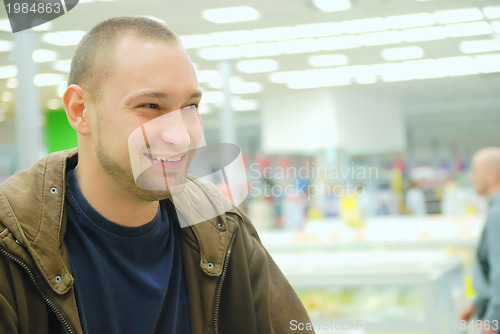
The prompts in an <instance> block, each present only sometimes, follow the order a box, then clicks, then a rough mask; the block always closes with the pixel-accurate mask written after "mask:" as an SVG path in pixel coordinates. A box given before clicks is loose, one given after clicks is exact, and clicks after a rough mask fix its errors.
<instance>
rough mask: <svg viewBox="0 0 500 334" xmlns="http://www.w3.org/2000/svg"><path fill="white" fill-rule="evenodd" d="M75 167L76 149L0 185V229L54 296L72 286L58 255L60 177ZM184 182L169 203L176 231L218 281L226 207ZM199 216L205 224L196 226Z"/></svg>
mask: <svg viewBox="0 0 500 334" xmlns="http://www.w3.org/2000/svg"><path fill="white" fill-rule="evenodd" d="M77 161H78V151H77V149H71V150H66V151H61V152H56V153H52V154H50V155H48V156H46V157H44V158H43V159H41V160H39V161H38V162H36V163H35V165H33V167H32V168H30V169H28V170H25V171H22V172H20V173H18V174H16V175H14V176H12V177H10V178H9V179H7V180H6V181H5V182H4V183H2V184H1V185H0V222H1V224H3V225H4V226H5V227H7V229H8V230H9V231H10V232H11V233H12V235H13V236H14V238H15V239H16V240H17V241H18V242H19V243H20V244H21V245H22V246H23V247H24V248H25V249H26V250H27V251H28V253H29V254H30V255H31V257H32V259H33V261H34V263H35V265H36V267H37V268H38V270H39V271H40V273H41V274H42V276H43V277H44V279H45V280H46V281H47V283H48V284H49V285H50V287H51V288H52V290H54V292H56V293H58V294H64V293H66V292H67V291H68V290H69V289H70V288H71V286H72V284H73V281H74V280H73V277H72V275H71V272H70V268H69V267H68V263H67V262H65V261H64V259H63V257H62V255H61V254H62V251H61V249H62V247H63V240H64V232H65V228H66V217H65V210H64V206H65V201H64V198H65V189H66V178H65V172H66V168H67V166H73V167H74V166H76V164H77ZM190 180H191V181H192V182H188V183H187V186H186V187H185V189H184V191H183V194H182V195H181V196H179V197H174V199H175V200H170V203H172V204H173V206H174V207H175V208H176V209H177V210H176V211H177V216H178V217H179V221H180V223H181V226H182V225H183V222H184V224H185V225H186V224H187V225H188V226H187V227H184V228H182V232H183V233H182V236H183V239H184V240H185V242H188V243H189V244H190V245H191V247H195V248H197V250H198V251H199V253H200V255H201V256H200V258H201V260H200V267H201V269H202V270H203V272H204V273H206V274H207V275H209V276H218V275H220V274H221V272H222V268H223V263H224V258H225V255H226V251H227V248H228V246H229V243H230V239H231V236H232V234H233V233H234V231H235V229H236V224H235V222H234V221H232V220H228V219H226V217H225V215H224V214H222V213H224V212H225V211H227V209H228V208H229V207H228V206H227V205H225V204H224V201H225V200H224V199H223V198H222V196H221V195H220V194H219V193H218V192H217V190H216V189H215V187H213V186H210V185H208V184H206V183H205V182H201V181H199V180H194V179H190ZM195 209H196V210H195ZM214 212H216V213H218V214H217V215H213V213H214ZM235 214H238V213H236V212H235ZM199 216H201V217H205V218H208V219H203V220H202V222H201V220H200V219H199ZM186 222H188V223H186ZM189 222H194V223H189ZM1 224H0V226H1Z"/></svg>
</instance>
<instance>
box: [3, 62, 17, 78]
mask: <svg viewBox="0 0 500 334" xmlns="http://www.w3.org/2000/svg"><path fill="white" fill-rule="evenodd" d="M16 75H17V67H16V66H14V65H7V66H0V79H7V78H12V77H15V76H16Z"/></svg>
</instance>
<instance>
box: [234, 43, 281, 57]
mask: <svg viewBox="0 0 500 334" xmlns="http://www.w3.org/2000/svg"><path fill="white" fill-rule="evenodd" d="M239 50H240V54H241V55H244V56H245V58H256V57H269V56H277V55H279V54H280V53H281V51H280V48H279V47H278V43H256V44H248V45H242V46H240V47H239Z"/></svg>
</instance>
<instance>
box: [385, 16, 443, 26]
mask: <svg viewBox="0 0 500 334" xmlns="http://www.w3.org/2000/svg"><path fill="white" fill-rule="evenodd" d="M385 19H386V21H387V24H388V25H389V27H390V28H392V29H406V28H416V27H425V26H431V25H434V24H435V23H436V20H435V18H434V16H433V15H432V14H430V13H415V14H408V15H397V16H389V17H386V18H385Z"/></svg>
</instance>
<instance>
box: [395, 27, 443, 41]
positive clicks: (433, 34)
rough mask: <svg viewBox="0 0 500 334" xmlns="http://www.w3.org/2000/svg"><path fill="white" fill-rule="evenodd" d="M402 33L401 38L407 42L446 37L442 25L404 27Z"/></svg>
mask: <svg viewBox="0 0 500 334" xmlns="http://www.w3.org/2000/svg"><path fill="white" fill-rule="evenodd" d="M402 33H403V39H404V40H405V41H407V42H421V41H433V40H438V39H445V38H447V37H448V35H447V34H446V30H445V29H444V28H443V27H428V28H414V29H406V30H403V31H402Z"/></svg>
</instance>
